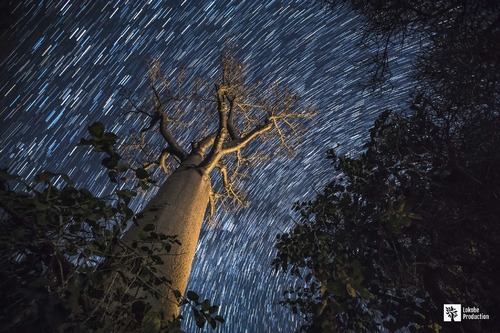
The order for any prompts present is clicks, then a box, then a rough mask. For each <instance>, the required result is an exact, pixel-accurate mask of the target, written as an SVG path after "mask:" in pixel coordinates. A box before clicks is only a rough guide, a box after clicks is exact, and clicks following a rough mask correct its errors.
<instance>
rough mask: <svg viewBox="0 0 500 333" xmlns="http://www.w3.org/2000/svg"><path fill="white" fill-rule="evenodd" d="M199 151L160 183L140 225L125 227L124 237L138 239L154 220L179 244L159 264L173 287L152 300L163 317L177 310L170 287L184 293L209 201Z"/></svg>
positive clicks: (168, 317)
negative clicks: (200, 167) (179, 244)
mask: <svg viewBox="0 0 500 333" xmlns="http://www.w3.org/2000/svg"><path fill="white" fill-rule="evenodd" d="M201 161H202V157H201V156H200V155H192V156H189V157H187V158H186V159H185V160H184V161H183V162H182V163H181V164H180V165H179V167H178V168H177V170H176V171H175V172H174V173H172V174H171V175H170V176H169V177H168V179H167V180H166V181H165V183H164V184H163V185H162V186H161V187H160V189H159V191H158V193H157V194H156V196H155V197H154V198H153V199H152V200H151V201H150V202H149V203H148V205H147V206H146V208H145V210H144V211H143V217H142V218H141V219H140V220H139V221H138V222H139V226H137V225H133V227H132V228H131V229H130V230H129V231H127V233H126V234H125V236H124V238H123V240H124V241H125V242H126V243H131V242H133V241H134V240H138V239H139V235H140V233H141V231H142V229H143V228H144V226H145V225H147V224H150V223H153V224H155V225H156V226H157V229H156V231H157V232H158V233H164V234H165V235H172V236H174V235H176V236H177V239H178V240H179V241H180V242H181V246H176V245H174V246H172V249H171V251H170V253H168V254H166V255H165V256H164V257H163V260H164V264H163V265H161V266H160V267H158V269H159V270H161V272H162V274H163V273H164V274H165V277H166V278H167V279H169V280H171V281H172V289H167V288H164V290H161V292H162V293H165V294H164V296H166V299H165V298H164V297H162V298H161V299H160V300H159V301H157V304H154V307H155V308H154V309H153V311H155V312H156V311H157V312H162V313H163V314H164V315H166V317H165V318H167V319H171V318H172V315H175V316H177V315H178V314H179V307H178V306H177V302H176V298H175V297H174V295H173V293H172V290H179V291H180V292H181V293H183V294H184V293H185V291H186V287H187V283H188V279H189V274H190V271H191V265H192V262H193V258H194V254H195V251H196V246H197V243H198V238H199V235H200V231H201V226H202V224H203V220H204V216H205V212H206V209H207V205H208V202H209V196H210V192H211V183H210V178H209V176H208V175H206V174H204V173H203V172H202V171H201V170H200V169H197V168H196V167H197V166H198V165H199V164H200V163H201Z"/></svg>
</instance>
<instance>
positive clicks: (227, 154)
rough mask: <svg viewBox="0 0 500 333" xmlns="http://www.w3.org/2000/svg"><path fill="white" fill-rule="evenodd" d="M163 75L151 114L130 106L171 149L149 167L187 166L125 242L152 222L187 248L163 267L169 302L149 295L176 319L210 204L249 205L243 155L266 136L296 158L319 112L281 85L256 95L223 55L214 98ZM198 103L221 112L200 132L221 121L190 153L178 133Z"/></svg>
mask: <svg viewBox="0 0 500 333" xmlns="http://www.w3.org/2000/svg"><path fill="white" fill-rule="evenodd" d="M159 73H160V71H159V67H158V63H156V64H153V66H151V67H150V79H151V88H152V92H153V94H152V98H153V99H152V103H151V104H152V106H153V110H152V111H146V110H144V109H142V108H141V107H140V106H138V105H136V104H135V102H134V101H133V99H129V101H130V104H131V105H132V107H133V108H134V111H133V112H135V113H137V114H142V115H146V116H147V117H148V118H149V120H150V123H149V124H148V125H146V126H145V127H144V128H143V129H142V130H141V134H142V133H145V132H148V131H150V130H153V129H155V128H156V126H158V129H159V132H160V134H161V136H162V137H163V139H164V140H165V143H166V146H165V147H164V149H163V151H162V153H161V154H160V156H159V157H158V159H157V160H156V161H150V162H151V163H149V165H150V166H151V165H158V166H159V167H161V168H162V169H163V170H164V171H165V172H167V171H168V170H169V167H168V166H167V162H166V161H167V159H170V160H171V159H174V161H173V162H175V163H178V162H180V165H179V167H178V168H177V169H176V171H175V172H174V173H172V174H171V175H170V176H169V177H168V179H167V180H166V182H165V183H164V184H163V185H162V186H161V188H160V190H159V191H158V193H157V195H156V196H155V197H154V198H153V199H152V200H151V202H150V203H149V204H148V205H147V206H146V209H145V210H144V212H143V216H142V217H141V218H140V219H139V221H138V223H139V225H138V226H136V225H134V226H133V227H132V228H131V229H130V230H129V231H127V232H126V235H125V236H124V238H123V240H124V241H125V243H127V244H133V243H134V242H140V240H141V232H143V229H144V227H145V226H148V225H150V224H153V225H155V226H156V232H158V233H163V234H165V235H167V236H177V239H178V240H179V241H180V242H181V245H180V246H172V249H171V251H170V253H168V254H165V256H164V261H165V262H164V264H162V265H161V266H160V267H159V269H161V271H160V272H159V273H160V274H161V276H164V277H165V278H167V279H168V280H169V281H171V283H172V285H171V288H167V287H166V286H165V287H164V288H163V289H162V290H161V291H160V292H161V293H162V295H161V296H163V297H160V300H156V299H155V298H153V299H151V297H149V296H146V297H147V303H150V304H153V309H152V310H153V312H157V313H158V312H161V313H163V314H164V315H165V316H164V318H165V319H171V318H172V315H177V314H178V313H179V307H178V306H177V302H176V298H175V297H174V294H173V293H172V291H173V290H178V291H180V292H181V293H182V294H184V293H185V292H186V286H187V283H188V279H189V274H190V271H191V264H192V262H193V258H194V254H195V251H196V245H197V242H198V237H199V235H200V230H201V226H202V223H203V219H204V216H205V213H206V210H207V206H208V203H209V202H210V208H211V213H212V212H213V211H214V203H215V201H216V200H224V198H232V199H230V200H233V201H234V202H235V203H236V204H237V205H242V203H243V200H242V198H241V197H240V194H239V191H238V187H237V183H238V178H239V176H241V173H240V172H238V170H239V169H240V168H244V167H245V166H246V165H248V164H249V163H250V157H246V156H244V153H243V152H242V149H243V148H245V147H246V146H247V145H248V144H249V143H250V142H252V141H253V140H255V139H257V138H259V137H260V138H265V139H270V138H273V136H274V138H276V139H278V140H279V141H280V142H281V143H282V145H283V147H284V149H285V150H286V151H287V152H288V153H291V151H292V150H293V149H292V148H291V147H293V146H294V145H295V144H296V141H294V139H293V138H294V137H296V136H297V134H299V133H300V132H301V127H302V122H303V121H307V120H310V119H312V117H313V115H314V112H311V111H314V110H313V108H312V107H311V106H310V105H302V103H300V102H299V99H298V97H297V96H296V95H295V94H293V93H292V92H291V91H290V90H289V89H286V88H284V89H281V88H279V87H278V85H272V86H271V87H270V88H269V89H268V90H267V92H263V93H262V94H259V95H254V93H253V89H251V88H250V87H247V86H246V85H245V83H244V81H245V80H244V66H243V65H242V64H241V63H240V62H239V61H238V59H237V58H236V57H235V56H234V55H232V54H231V53H230V52H229V53H228V54H226V55H224V56H223V58H222V72H221V77H220V78H219V80H217V81H216V83H215V85H214V86H215V90H213V91H208V92H207V94H208V95H207V96H201V95H200V91H196V90H195V91H194V92H192V93H189V94H188V95H185V94H184V95H183V94H182V89H181V85H182V82H183V79H182V77H181V76H180V77H179V78H178V80H177V85H178V86H177V87H175V88H176V89H172V86H171V85H170V83H169V82H170V80H167V79H165V78H162V77H161V76H160V74H159ZM201 91H203V89H201ZM162 96H164V97H162ZM186 101H191V102H192V103H191V102H190V103H189V104H186V107H187V109H184V108H183V107H181V106H182V105H183V103H185V102H186ZM193 103H194V104H196V103H201V104H202V105H201V107H200V108H199V109H200V110H205V109H206V110H214V111H215V112H216V114H217V118H215V117H212V116H208V117H207V118H204V115H205V114H206V113H203V112H200V113H199V116H198V113H197V115H196V117H201V118H200V119H197V121H195V122H193V126H194V127H195V128H196V126H195V125H196V124H198V125H199V127H197V129H198V130H199V131H200V132H206V130H207V129H208V128H210V126H209V125H210V124H211V123H212V122H214V121H218V126H217V128H213V131H212V132H209V133H204V136H202V138H201V139H197V140H194V141H192V142H191V145H190V150H189V151H186V150H185V149H184V147H185V146H187V145H186V144H184V145H183V144H181V143H180V142H178V141H177V139H176V135H175V132H174V131H173V130H175V127H176V124H178V123H181V122H182V121H181V120H182V116H183V115H191V117H192V114H191V113H190V111H189V110H191V108H193ZM206 103H208V104H206ZM181 111H182V112H181ZM188 111H189V112H188ZM179 118H180V119H179ZM216 119H217V120H216ZM191 120H192V119H191ZM191 120H188V119H186V122H187V123H191ZM207 121H209V122H210V123H207ZM214 127H215V126H214ZM213 171H218V172H219V176H220V180H221V181H220V183H222V188H221V189H220V190H214V189H213V188H212V186H211V182H210V177H209V175H210V174H211V173H212V172H213ZM221 198H222V199H221ZM148 230H149V227H148ZM143 296H144V295H143Z"/></svg>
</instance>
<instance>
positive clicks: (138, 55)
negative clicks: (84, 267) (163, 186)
mask: <svg viewBox="0 0 500 333" xmlns="http://www.w3.org/2000/svg"><path fill="white" fill-rule="evenodd" d="M11 3H15V4H14V8H15V10H14V14H15V15H14V16H15V17H16V19H17V20H16V21H15V22H16V23H15V24H14V25H13V26H12V27H11V28H10V29H8V30H2V31H0V167H4V168H8V169H9V171H11V172H14V173H17V174H19V175H21V176H22V177H23V178H25V179H32V178H33V176H34V175H35V174H36V173H37V172H40V171H43V170H51V171H57V172H65V173H67V174H68V175H69V176H70V177H71V178H72V179H73V180H74V181H75V182H76V183H77V184H78V186H81V187H87V188H89V189H90V190H91V191H93V193H94V194H96V195H102V194H105V193H107V192H109V191H110V190H111V189H112V187H111V186H110V185H109V183H108V181H107V178H106V177H105V176H103V171H102V169H103V168H99V167H97V164H96V163H95V161H96V160H98V159H99V158H98V157H97V158H96V155H95V154H92V153H91V152H90V149H89V148H87V147H77V146H76V145H77V143H78V142H79V140H80V138H82V137H85V136H86V127H87V126H88V125H89V124H91V123H92V122H94V121H102V122H104V123H105V124H106V126H107V129H108V130H112V131H114V132H115V133H117V134H118V135H119V136H120V137H126V136H127V135H128V134H129V133H130V131H131V130H133V129H137V128H138V127H139V126H142V125H143V124H144V121H145V119H144V118H141V117H137V115H134V116H132V115H131V114H127V115H124V110H125V109H126V103H125V102H124V100H123V98H121V97H120V92H121V91H127V92H130V94H132V95H133V96H135V97H136V98H137V99H139V100H140V99H141V98H145V96H147V93H148V80H147V62H148V61H150V60H152V59H157V58H159V59H161V62H162V68H163V69H164V72H165V73H166V74H167V75H172V76H173V75H175V73H178V71H179V70H180V69H181V68H186V69H187V71H188V79H187V84H190V83H193V82H194V78H195V77H196V76H201V77H204V78H206V79H207V80H210V79H211V78H212V79H213V78H214V77H215V76H216V72H217V69H218V59H219V55H220V51H221V50H222V48H223V46H224V44H225V43H226V42H227V41H228V40H230V41H232V42H234V43H236V44H237V45H238V49H237V55H238V56H239V57H240V58H241V59H243V61H244V62H245V63H246V64H247V65H248V80H249V82H257V81H261V82H262V85H264V86H265V85H266V84H270V83H272V82H275V81H278V82H280V83H282V84H284V85H286V86H288V87H290V88H292V89H293V90H295V91H297V92H298V93H299V94H300V95H301V96H302V97H303V98H304V99H305V100H306V101H309V102H312V103H314V105H315V106H316V107H317V108H318V109H319V110H320V112H319V114H318V116H317V118H316V123H315V124H314V125H313V126H311V127H310V128H309V130H308V132H307V134H306V135H305V137H304V140H303V142H302V144H301V145H300V146H298V147H297V156H296V157H295V158H293V159H287V158H284V157H282V156H275V157H274V158H271V159H270V160H269V161H266V162H263V163H261V164H259V165H257V166H256V167H255V168H254V169H252V170H251V179H249V180H246V181H245V184H244V185H245V190H246V192H247V194H248V199H249V200H250V201H251V205H250V206H249V207H248V208H246V209H244V210H242V211H239V212H237V213H231V214H226V213H224V212H223V211H222V210H221V211H220V212H218V214H217V216H216V217H215V222H216V223H215V224H214V225H206V226H205V227H204V229H203V230H202V236H201V239H200V243H199V247H198V251H197V254H196V258H195V262H194V265H193V270H192V273H191V280H190V284H189V286H188V289H192V290H196V291H198V292H199V293H200V294H201V295H202V297H207V298H210V299H211V300H213V301H214V302H215V303H216V304H220V305H221V309H220V313H221V314H222V315H223V316H224V317H225V319H226V324H224V325H222V326H221V327H220V328H219V329H217V332H231V333H238V332H291V331H293V330H294V329H296V328H297V327H298V326H299V325H300V321H299V319H298V318H296V317H293V315H292V314H291V312H290V311H288V310H287V309H284V308H282V307H281V306H280V305H278V304H277V302H278V301H279V300H280V299H281V295H282V292H283V290H285V289H286V288H287V287H288V286H290V285H292V284H293V283H297V281H293V280H291V279H290V278H289V277H287V276H285V275H284V274H282V273H280V274H276V273H275V272H274V271H273V268H272V267H271V260H272V258H273V257H274V254H275V251H274V249H273V244H274V240H275V237H276V234H277V233H281V232H284V231H287V230H289V229H290V228H291V226H292V225H293V219H292V216H291V215H292V212H291V207H292V204H293V203H294V202H296V201H298V200H305V199H311V198H313V197H314V195H315V193H317V192H320V191H321V190H322V188H323V186H324V185H326V183H327V182H328V181H331V180H332V179H333V177H334V176H335V175H334V174H333V170H332V169H331V167H330V166H329V164H328V162H327V161H326V160H325V156H326V155H325V152H326V150H327V149H328V148H334V147H338V151H339V152H340V153H355V152H356V151H359V149H360V146H361V144H362V143H363V141H364V140H366V139H367V129H368V128H369V127H370V126H371V124H372V122H373V120H374V118H375V117H376V116H377V114H379V113H380V112H381V111H383V110H385V109H395V110H397V109H399V108H401V106H402V105H404V103H405V101H406V96H407V92H408V89H409V87H408V84H406V83H405V82H406V80H405V73H408V72H409V71H410V70H411V64H410V60H409V59H408V58H404V57H399V58H398V57H393V58H391V59H390V60H391V66H392V70H393V78H392V85H393V89H392V90H391V91H388V92H386V93H383V94H373V93H371V92H370V91H368V90H363V89H361V84H362V83H363V82H365V81H366V80H367V79H368V73H367V65H366V64H367V60H368V59H369V57H370V54H372V52H373V50H371V49H370V48H368V47H365V46H362V45H361V44H360V43H361V40H362V35H361V31H360V28H359V27H360V24H359V23H360V18H359V17H357V16H356V15H354V14H353V13H350V12H349V11H347V10H345V9H343V10H336V11H330V12H325V11H323V10H321V9H320V8H319V7H318V6H313V5H312V4H311V2H310V1H306V0H288V1H287V0H263V1H241V0H234V1H233V0H212V1H201V0H192V1H189V0H184V1H178V0H174V1H170V0H114V1H107V0H98V1H96V0H93V1H85V0H81V1H76V0H18V1H11ZM190 73H192V75H189V74H190ZM191 78H192V79H191ZM189 130H190V127H189V126H187V127H184V128H182V129H180V130H179V131H180V132H179V133H180V135H181V137H183V136H189ZM160 143H161V142H160V141H159V142H158V143H157V144H158V145H159V144H160ZM151 144H152V145H155V142H152V143H151ZM186 148H187V147H186ZM256 148H258V149H259V150H261V151H264V152H268V153H271V155H272V152H273V150H274V148H273V147H270V146H268V145H267V146H266V145H263V146H262V147H256ZM160 181H161V178H160ZM153 194H154V189H153V190H152V191H150V193H149V194H148V195H144V196H140V197H139V198H138V200H137V201H136V202H135V207H136V209H137V210H140V208H141V207H143V206H144V204H145V203H146V202H147V200H148V198H149V196H151V195H153ZM188 317H189V316H188ZM185 329H186V330H188V331H189V332H196V331H198V329H197V328H196V327H195V325H194V323H193V322H192V320H187V321H186V323H185Z"/></svg>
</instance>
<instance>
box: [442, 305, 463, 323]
mask: <svg viewBox="0 0 500 333" xmlns="http://www.w3.org/2000/svg"><path fill="white" fill-rule="evenodd" d="M443 321H452V322H456V321H462V304H444V305H443Z"/></svg>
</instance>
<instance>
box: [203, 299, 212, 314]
mask: <svg viewBox="0 0 500 333" xmlns="http://www.w3.org/2000/svg"><path fill="white" fill-rule="evenodd" d="M210 307H211V304H210V301H209V300H208V299H206V300H204V301H203V302H201V308H202V309H203V310H204V311H210Z"/></svg>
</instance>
